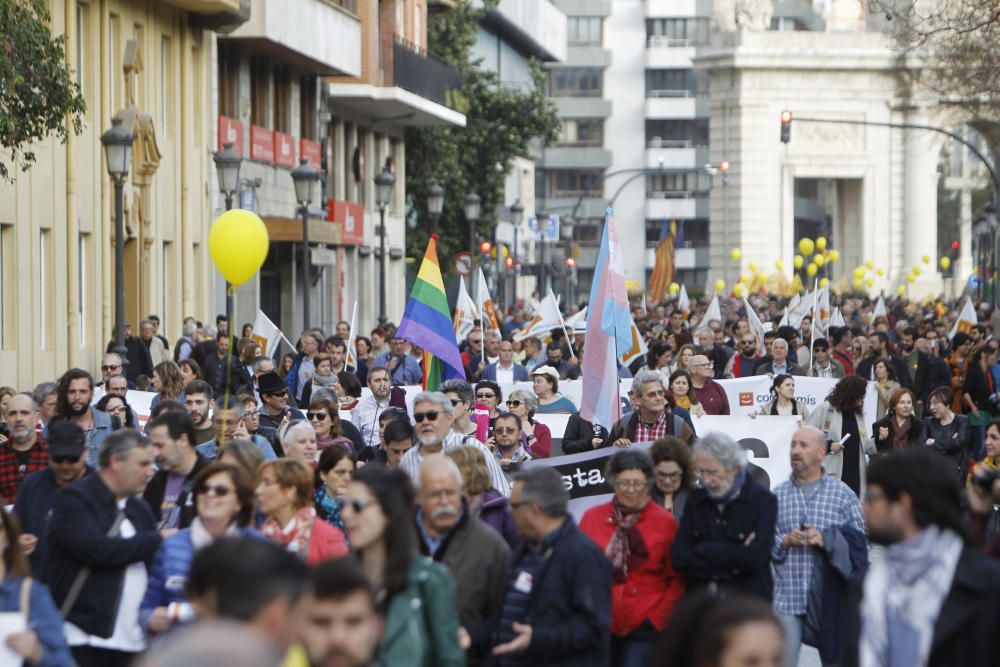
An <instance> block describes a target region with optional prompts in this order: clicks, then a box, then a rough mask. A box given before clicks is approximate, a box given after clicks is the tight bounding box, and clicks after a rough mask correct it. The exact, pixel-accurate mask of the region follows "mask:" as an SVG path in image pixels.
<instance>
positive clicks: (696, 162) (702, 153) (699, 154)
mask: <svg viewBox="0 0 1000 667" xmlns="http://www.w3.org/2000/svg"><path fill="white" fill-rule="evenodd" d="M707 161H708V147H707V146H695V145H694V144H692V143H691V142H690V141H688V140H686V139H685V140H672V139H659V138H658V137H654V138H653V139H652V140H650V141H649V143H648V144H647V145H646V166H647V167H650V168H653V169H656V168H658V167H665V168H667V169H696V168H698V167H700V166H701V165H703V164H705V163H706V162H707Z"/></svg>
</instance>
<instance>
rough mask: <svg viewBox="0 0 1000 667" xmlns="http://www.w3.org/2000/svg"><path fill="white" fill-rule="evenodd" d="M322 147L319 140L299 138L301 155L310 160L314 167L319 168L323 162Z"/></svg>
mask: <svg viewBox="0 0 1000 667" xmlns="http://www.w3.org/2000/svg"><path fill="white" fill-rule="evenodd" d="M321 151H322V149H321V148H320V145H319V143H318V142H316V141H313V140H311V139H299V155H301V156H302V157H304V158H305V159H307V160H309V164H311V165H312V166H313V168H314V169H319V168H320V165H321V164H322V160H321V157H322V152H321Z"/></svg>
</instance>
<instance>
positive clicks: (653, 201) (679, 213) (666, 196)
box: [646, 190, 708, 220]
mask: <svg viewBox="0 0 1000 667" xmlns="http://www.w3.org/2000/svg"><path fill="white" fill-rule="evenodd" d="M707 216H708V197H707V196H706V195H705V193H699V192H692V191H680V190H671V191H669V192H647V193H646V219H647V220H664V219H666V220H670V219H675V218H684V219H691V218H699V217H707Z"/></svg>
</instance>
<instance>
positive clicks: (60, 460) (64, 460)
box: [51, 456, 80, 463]
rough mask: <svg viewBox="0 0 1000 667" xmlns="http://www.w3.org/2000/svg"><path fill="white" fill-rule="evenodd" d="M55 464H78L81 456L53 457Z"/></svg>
mask: <svg viewBox="0 0 1000 667" xmlns="http://www.w3.org/2000/svg"><path fill="white" fill-rule="evenodd" d="M51 460H52V462H53V463H76V462H77V461H79V460H80V457H79V456H75V457H74V456H53V457H51Z"/></svg>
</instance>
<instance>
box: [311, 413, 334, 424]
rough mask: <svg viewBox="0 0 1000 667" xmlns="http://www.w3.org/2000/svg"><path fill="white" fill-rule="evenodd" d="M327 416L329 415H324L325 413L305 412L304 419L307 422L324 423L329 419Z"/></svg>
mask: <svg viewBox="0 0 1000 667" xmlns="http://www.w3.org/2000/svg"><path fill="white" fill-rule="evenodd" d="M329 416H330V415H328V414H326V413H325V412H307V413H306V419H308V420H309V421H313V420H315V421H318V422H321V421H326V418H327V417H329Z"/></svg>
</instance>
